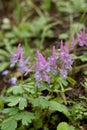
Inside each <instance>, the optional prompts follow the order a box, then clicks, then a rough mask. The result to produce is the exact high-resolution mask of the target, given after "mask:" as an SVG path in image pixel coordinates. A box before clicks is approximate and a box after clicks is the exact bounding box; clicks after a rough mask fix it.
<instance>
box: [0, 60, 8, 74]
mask: <svg viewBox="0 0 87 130" xmlns="http://www.w3.org/2000/svg"><path fill="white" fill-rule="evenodd" d="M8 66H9V62H2V63H0V72H1V71H3V70H5V69H6V68H7V67H8Z"/></svg>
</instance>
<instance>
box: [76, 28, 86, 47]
mask: <svg viewBox="0 0 87 130" xmlns="http://www.w3.org/2000/svg"><path fill="white" fill-rule="evenodd" d="M76 35H77V41H78V44H79V46H87V36H86V32H85V29H83V30H82V31H80V34H79V33H77V34H76Z"/></svg>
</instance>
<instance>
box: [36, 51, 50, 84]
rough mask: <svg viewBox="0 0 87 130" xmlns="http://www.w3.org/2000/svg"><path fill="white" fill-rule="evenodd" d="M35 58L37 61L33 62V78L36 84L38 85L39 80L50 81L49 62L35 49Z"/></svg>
mask: <svg viewBox="0 0 87 130" xmlns="http://www.w3.org/2000/svg"><path fill="white" fill-rule="evenodd" d="M37 58H38V61H37V63H36V64H35V68H36V69H35V74H34V78H35V79H36V86H38V85H40V81H41V80H43V81H46V82H47V83H50V77H49V76H48V74H49V72H50V64H49V62H47V61H46V59H45V58H44V56H43V55H42V54H41V53H40V52H39V51H37Z"/></svg>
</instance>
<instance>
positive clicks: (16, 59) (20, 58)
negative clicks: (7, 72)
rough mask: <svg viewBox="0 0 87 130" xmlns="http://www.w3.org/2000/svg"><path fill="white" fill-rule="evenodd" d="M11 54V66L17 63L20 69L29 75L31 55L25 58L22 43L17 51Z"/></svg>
mask: <svg viewBox="0 0 87 130" xmlns="http://www.w3.org/2000/svg"><path fill="white" fill-rule="evenodd" d="M11 56H12V58H11V67H14V66H15V64H16V63H17V64H18V69H19V71H20V72H21V73H23V74H24V75H27V73H28V71H29V68H28V66H27V65H28V63H29V57H28V58H27V59H26V60H24V51H23V49H22V48H21V44H19V45H18V47H17V49H16V52H15V53H11Z"/></svg>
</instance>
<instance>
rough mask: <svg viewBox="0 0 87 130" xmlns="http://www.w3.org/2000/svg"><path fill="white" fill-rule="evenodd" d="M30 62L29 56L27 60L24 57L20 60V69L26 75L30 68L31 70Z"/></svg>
mask: <svg viewBox="0 0 87 130" xmlns="http://www.w3.org/2000/svg"><path fill="white" fill-rule="evenodd" d="M28 63H29V57H28V58H27V59H26V60H25V61H24V59H23V58H21V59H20V60H19V62H18V69H19V71H20V72H21V73H22V74H24V75H27V73H28V70H29V68H28V66H27V65H28Z"/></svg>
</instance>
